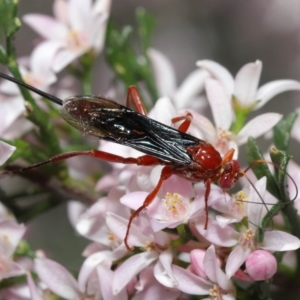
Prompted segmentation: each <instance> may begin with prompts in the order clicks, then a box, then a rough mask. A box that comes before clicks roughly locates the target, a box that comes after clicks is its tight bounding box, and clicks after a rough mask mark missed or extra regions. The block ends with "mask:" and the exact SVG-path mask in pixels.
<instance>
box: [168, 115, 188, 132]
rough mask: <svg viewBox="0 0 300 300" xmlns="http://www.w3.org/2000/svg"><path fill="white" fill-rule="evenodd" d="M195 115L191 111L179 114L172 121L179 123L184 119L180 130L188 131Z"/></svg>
mask: <svg viewBox="0 0 300 300" xmlns="http://www.w3.org/2000/svg"><path fill="white" fill-rule="evenodd" d="M192 119H193V116H192V114H191V113H187V114H186V115H185V116H179V117H175V118H173V119H172V123H177V122H180V121H183V122H182V124H180V125H179V127H178V130H179V131H181V132H187V131H188V129H189V127H190V125H191V122H192Z"/></svg>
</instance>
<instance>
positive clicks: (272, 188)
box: [246, 137, 281, 199]
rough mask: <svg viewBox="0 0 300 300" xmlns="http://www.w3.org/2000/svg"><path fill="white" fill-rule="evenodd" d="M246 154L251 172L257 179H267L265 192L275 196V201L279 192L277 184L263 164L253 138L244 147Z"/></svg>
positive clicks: (261, 156) (278, 197)
mask: <svg viewBox="0 0 300 300" xmlns="http://www.w3.org/2000/svg"><path fill="white" fill-rule="evenodd" d="M246 154H247V159H248V163H249V165H251V164H255V162H257V164H255V165H253V167H252V170H253V172H254V174H255V176H256V177H257V179H260V178H262V177H263V176H266V177H267V190H268V191H269V192H270V193H271V194H272V195H273V196H275V197H276V198H277V199H280V196H281V195H280V191H279V188H278V186H277V182H276V180H275V179H274V176H273V175H272V174H271V172H270V170H269V168H268V166H267V164H265V163H263V161H264V157H263V155H262V153H261V151H260V149H259V148H258V145H257V143H256V141H255V140H254V139H253V138H251V137H250V138H249V139H248V142H247V145H246Z"/></svg>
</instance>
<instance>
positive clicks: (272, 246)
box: [261, 230, 300, 251]
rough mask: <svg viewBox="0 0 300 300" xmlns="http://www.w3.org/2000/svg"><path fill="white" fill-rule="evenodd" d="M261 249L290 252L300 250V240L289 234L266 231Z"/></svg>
mask: <svg viewBox="0 0 300 300" xmlns="http://www.w3.org/2000/svg"><path fill="white" fill-rule="evenodd" d="M261 248H262V249H265V250H270V251H290V250H296V249H298V248H300V240H299V239H298V238H297V237H296V236H293V235H291V234H289V233H287V232H283V231H278V230H273V231H266V232H265V234H264V241H263V243H262V244H261Z"/></svg>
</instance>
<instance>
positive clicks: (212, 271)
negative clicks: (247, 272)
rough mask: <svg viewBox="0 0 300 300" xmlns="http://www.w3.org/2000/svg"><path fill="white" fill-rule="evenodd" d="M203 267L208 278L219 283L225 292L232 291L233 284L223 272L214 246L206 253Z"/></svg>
mask: <svg viewBox="0 0 300 300" xmlns="http://www.w3.org/2000/svg"><path fill="white" fill-rule="evenodd" d="M203 267H204V269H205V273H206V275H207V277H208V278H209V279H210V280H211V281H212V282H215V283H217V284H218V285H219V286H220V287H221V288H222V289H223V290H225V291H226V290H231V289H232V283H231V281H230V280H228V278H227V276H226V275H225V273H224V272H223V271H222V270H221V268H220V266H219V263H218V260H217V257H216V251H215V247H214V245H211V246H210V247H209V248H208V249H207V250H206V253H205V256H204V259H203Z"/></svg>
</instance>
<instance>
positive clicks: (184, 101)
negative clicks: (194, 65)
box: [173, 70, 209, 109]
mask: <svg viewBox="0 0 300 300" xmlns="http://www.w3.org/2000/svg"><path fill="white" fill-rule="evenodd" d="M208 76H209V74H208V72H206V71H205V70H195V71H193V72H192V73H190V74H189V75H188V76H187V77H186V78H185V80H184V81H183V82H182V84H181V85H180V87H179V88H178V90H177V91H176V93H175V94H174V96H173V100H174V104H175V106H176V108H177V109H182V108H185V107H188V106H189V102H190V101H191V100H194V99H195V97H196V96H197V95H198V94H200V93H201V92H202V91H203V90H204V83H205V79H206V78H208Z"/></svg>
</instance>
